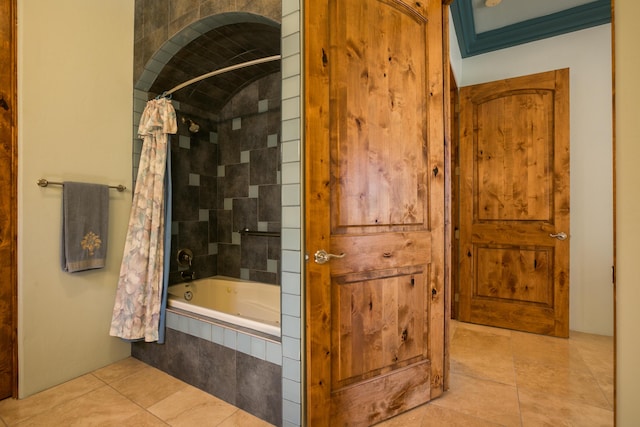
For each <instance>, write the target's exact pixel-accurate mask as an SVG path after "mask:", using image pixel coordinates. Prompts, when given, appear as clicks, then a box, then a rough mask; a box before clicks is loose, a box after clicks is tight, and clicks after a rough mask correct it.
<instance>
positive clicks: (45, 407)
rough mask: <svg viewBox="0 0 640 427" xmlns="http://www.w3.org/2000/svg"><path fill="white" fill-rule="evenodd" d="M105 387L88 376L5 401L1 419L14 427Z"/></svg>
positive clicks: (0, 405) (1, 402)
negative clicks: (21, 397)
mask: <svg viewBox="0 0 640 427" xmlns="http://www.w3.org/2000/svg"><path fill="white" fill-rule="evenodd" d="M103 386H104V383H103V382H102V381H100V380H99V379H98V378H96V377H94V376H93V375H91V374H87V375H83V376H81V377H78V378H76V379H73V380H71V381H68V382H66V383H63V384H60V385H58V386H55V387H52V388H50V389H48V390H45V391H43V392H40V393H37V394H34V395H33V396H29V397H27V398H25V399H20V400H18V399H5V400H2V401H0V418H2V419H3V420H4V421H5V423H7V424H8V425H14V424H16V423H18V422H20V421H23V420H26V419H28V418H31V417H33V416H35V415H38V414H41V413H44V412H46V411H49V410H51V409H52V408H54V407H56V406H57V405H60V404H62V403H64V402H68V401H70V400H73V399H75V398H77V397H79V396H82V395H84V394H87V393H89V392H91V391H92V390H95V389H97V388H100V387H103Z"/></svg>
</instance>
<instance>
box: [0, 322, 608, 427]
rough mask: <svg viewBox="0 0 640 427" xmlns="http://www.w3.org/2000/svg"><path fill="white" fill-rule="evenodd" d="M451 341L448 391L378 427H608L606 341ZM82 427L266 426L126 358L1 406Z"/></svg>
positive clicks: (517, 337)
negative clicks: (449, 387) (449, 386)
mask: <svg viewBox="0 0 640 427" xmlns="http://www.w3.org/2000/svg"><path fill="white" fill-rule="evenodd" d="M451 333H452V340H451V389H450V390H449V391H447V392H446V393H445V394H444V395H443V396H441V397H440V398H438V399H434V400H433V401H432V402H431V403H429V404H427V405H423V406H421V407H419V408H416V409H414V410H412V411H409V412H407V413H405V414H402V415H399V416H397V417H395V418H393V419H391V420H388V421H386V422H383V423H381V424H379V426H383V427H428V426H465V427H473V426H581V427H583V426H584V427H586V426H589V427H590V426H612V425H613V409H612V408H613V339H612V338H611V337H602V336H597V335H589V334H583V333H579V332H572V333H571V338H570V339H568V340H565V339H558V338H549V337H543V336H538V335H532V334H526V333H521V332H514V331H508V330H503V329H496V328H489V327H484V326H477V325H471V324H465V323H459V322H455V321H454V322H452V326H451ZM89 425H92V426H94V425H95V426H167V425H170V426H186V427H189V426H198V427H199V426H220V427H232V426H238V427H240V426H241V427H262V426H269V425H270V424H268V423H266V422H264V421H262V420H260V419H257V418H256V417H253V416H252V415H250V414H247V413H246V412H244V411H242V410H239V409H237V408H235V407H233V406H231V405H229V404H227V403H226V402H223V401H222V400H220V399H217V398H215V397H213V396H211V395H209V394H206V393H204V392H202V391H200V390H198V389H196V388H193V387H191V386H189V385H188V384H186V383H184V382H182V381H179V380H177V379H175V378H173V377H171V376H169V375H167V374H165V373H163V372H161V371H159V370H157V369H155V368H152V367H150V366H147V365H145V364H144V363H142V362H140V361H138V360H136V359H133V358H128V359H125V360H123V361H121V362H117V363H114V364H112V365H109V366H107V367H105V368H102V369H98V370H97V371H94V372H92V373H89V374H87V375H83V376H81V377H79V378H76V379H74V380H71V381H69V382H67V383H64V384H61V385H59V386H56V387H53V388H51V389H49V390H45V391H43V392H41V393H38V394H36V395H34V396H31V397H29V398H26V399H23V400H13V399H6V400H3V401H0V426H11V427H13V426H18V427H23V426H52V427H53V426H83V427H84V426H89Z"/></svg>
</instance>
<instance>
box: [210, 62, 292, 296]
mask: <svg viewBox="0 0 640 427" xmlns="http://www.w3.org/2000/svg"><path fill="white" fill-rule="evenodd" d="M280 82H281V77H280V73H275V74H272V75H270V76H268V77H265V78H263V79H260V80H258V81H256V82H254V83H252V84H250V85H248V86H247V87H245V88H244V89H242V90H241V91H239V92H238V93H237V94H236V95H235V96H234V97H233V98H232V99H231V101H230V102H229V103H227V105H226V106H225V107H224V108H223V109H222V110H221V111H220V113H219V116H220V122H219V123H218V147H219V157H218V158H219V165H220V166H221V169H223V174H221V175H223V176H219V177H218V211H217V212H216V214H215V215H216V217H217V220H218V230H217V231H218V240H217V242H218V265H217V270H218V274H221V275H224V276H232V277H241V278H244V279H250V280H255V281H259V282H263V283H271V284H279V283H280V247H281V246H280V238H278V237H265V236H247V235H240V234H238V231H240V230H243V229H245V228H248V229H250V230H253V231H256V230H258V231H273V232H280V228H281V185H280Z"/></svg>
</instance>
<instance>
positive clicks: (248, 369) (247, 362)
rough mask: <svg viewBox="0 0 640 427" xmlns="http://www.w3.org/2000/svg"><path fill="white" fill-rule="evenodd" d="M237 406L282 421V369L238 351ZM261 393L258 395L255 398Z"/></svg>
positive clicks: (267, 418) (260, 416)
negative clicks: (280, 403)
mask: <svg viewBox="0 0 640 427" xmlns="http://www.w3.org/2000/svg"><path fill="white" fill-rule="evenodd" d="M236 375H237V387H238V395H237V397H236V405H237V406H238V407H239V408H242V409H244V410H245V411H247V412H250V413H252V414H255V415H256V416H257V417H259V418H261V419H264V420H266V421H268V422H270V423H272V424H275V425H280V424H281V423H282V407H281V406H280V405H279V404H274V403H275V402H278V403H279V402H281V401H282V385H281V381H282V370H281V368H280V367H279V366H277V365H274V364H272V363H268V362H265V361H262V360H260V359H256V358H255V357H251V356H248V355H246V354H243V353H238V366H237V371H236ZM258 396H260V397H259V398H256V397H258Z"/></svg>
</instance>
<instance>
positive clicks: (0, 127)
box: [0, 0, 17, 399]
mask: <svg viewBox="0 0 640 427" xmlns="http://www.w3.org/2000/svg"><path fill="white" fill-rule="evenodd" d="M15 10H16V7H15V0H0V64H2V66H0V399H4V398H6V397H10V396H12V395H17V385H16V383H17V381H16V378H17V375H16V371H17V356H16V348H15V339H16V326H17V315H16V255H15V254H16V211H17V203H16V170H15V165H16V157H15V156H16V142H15V141H16V136H15V123H16V116H15V114H16V113H15V112H16V96H15V92H16V91H15V87H16V86H15V84H16V57H15V49H16V40H15Z"/></svg>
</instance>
